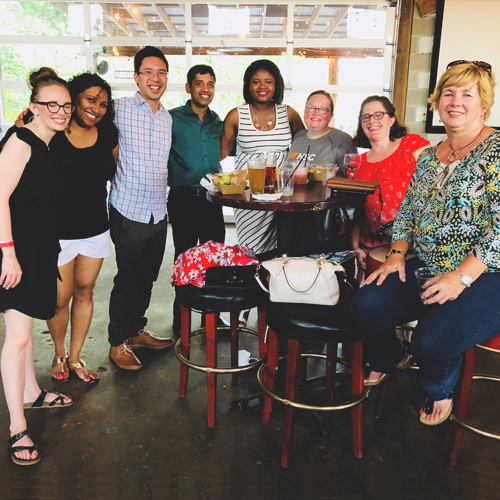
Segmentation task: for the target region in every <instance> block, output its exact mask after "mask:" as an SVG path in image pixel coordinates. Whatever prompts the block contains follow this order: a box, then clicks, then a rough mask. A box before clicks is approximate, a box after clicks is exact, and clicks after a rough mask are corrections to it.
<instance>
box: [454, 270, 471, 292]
mask: <svg viewBox="0 0 500 500" xmlns="http://www.w3.org/2000/svg"><path fill="white" fill-rule="evenodd" d="M456 270H457V271H458V274H460V283H462V285H464V286H466V287H467V288H469V287H470V286H471V285H472V278H471V277H470V276H469V275H468V274H465V273H463V272H462V271H460V268H459V267H457V269H456Z"/></svg>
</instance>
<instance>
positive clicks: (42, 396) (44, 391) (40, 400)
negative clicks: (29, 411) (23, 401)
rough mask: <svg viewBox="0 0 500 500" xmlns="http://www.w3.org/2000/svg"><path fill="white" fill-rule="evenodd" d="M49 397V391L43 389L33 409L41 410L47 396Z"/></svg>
mask: <svg viewBox="0 0 500 500" xmlns="http://www.w3.org/2000/svg"><path fill="white" fill-rule="evenodd" d="M46 395H47V391H46V390H45V389H42V391H41V392H40V394H39V396H38V397H37V398H36V401H35V402H34V403H33V404H32V405H31V407H32V408H40V407H41V406H43V402H44V401H45V396H46Z"/></svg>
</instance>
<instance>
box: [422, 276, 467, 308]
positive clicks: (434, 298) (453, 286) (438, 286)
mask: <svg viewBox="0 0 500 500" xmlns="http://www.w3.org/2000/svg"><path fill="white" fill-rule="evenodd" d="M422 288H425V289H426V291H425V292H424V293H423V294H422V299H424V303H425V304H427V305H429V304H435V303H436V302H437V303H438V304H444V303H445V302H448V301H449V300H455V299H456V298H457V297H458V296H459V295H460V294H461V293H462V292H463V291H464V288H465V286H464V285H462V282H461V280H460V275H459V274H458V273H457V272H455V271H450V272H448V273H444V274H440V275H439V276H436V277H435V278H431V279H430V280H428V281H427V282H426V283H425V285H424V286H423V287H422Z"/></svg>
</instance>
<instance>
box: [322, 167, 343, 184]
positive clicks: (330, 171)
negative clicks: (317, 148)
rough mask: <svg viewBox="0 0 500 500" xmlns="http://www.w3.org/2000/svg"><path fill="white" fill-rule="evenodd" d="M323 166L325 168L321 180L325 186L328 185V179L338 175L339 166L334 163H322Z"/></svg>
mask: <svg viewBox="0 0 500 500" xmlns="http://www.w3.org/2000/svg"><path fill="white" fill-rule="evenodd" d="M321 167H322V168H323V170H322V171H321V176H322V179H321V180H322V181H323V186H326V181H327V180H328V179H331V178H332V177H335V176H336V175H337V172H338V171H339V166H338V165H334V164H333V163H325V164H324V165H321Z"/></svg>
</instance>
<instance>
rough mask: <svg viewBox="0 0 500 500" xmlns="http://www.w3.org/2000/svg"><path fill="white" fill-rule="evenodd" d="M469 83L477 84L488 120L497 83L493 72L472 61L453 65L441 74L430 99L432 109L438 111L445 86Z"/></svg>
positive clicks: (461, 85)
mask: <svg viewBox="0 0 500 500" xmlns="http://www.w3.org/2000/svg"><path fill="white" fill-rule="evenodd" d="M468 84H472V85H473V86H474V85H477V89H478V92H479V98H480V99H481V103H482V105H483V106H484V107H485V108H486V112H485V113H484V121H486V120H487V119H488V118H489V117H490V113H491V108H492V107H493V103H494V102H495V90H494V89H495V85H496V84H497V83H496V81H495V77H494V76H493V73H492V74H491V75H489V74H488V72H487V71H486V70H484V69H482V68H480V67H479V66H476V65H475V64H474V63H471V62H466V63H464V64H457V65H456V66H452V67H451V68H448V69H447V70H446V71H445V72H444V73H443V74H442V75H441V78H440V79H439V82H438V84H437V85H436V88H435V90H434V92H433V93H432V95H431V96H430V97H429V99H428V102H429V103H430V105H431V109H432V110H433V111H436V109H437V107H438V105H439V100H440V99H441V95H442V94H443V90H444V88H445V87H452V86H453V87H463V86H465V85H468Z"/></svg>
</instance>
